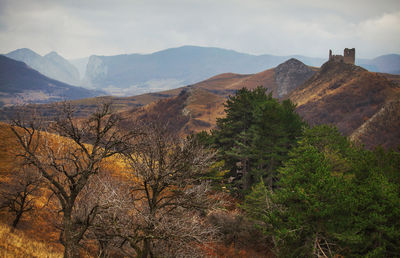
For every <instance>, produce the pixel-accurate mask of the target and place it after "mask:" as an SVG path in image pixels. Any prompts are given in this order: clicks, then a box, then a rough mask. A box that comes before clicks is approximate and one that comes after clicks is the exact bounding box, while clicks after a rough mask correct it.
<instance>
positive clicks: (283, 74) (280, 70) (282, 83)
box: [275, 58, 315, 98]
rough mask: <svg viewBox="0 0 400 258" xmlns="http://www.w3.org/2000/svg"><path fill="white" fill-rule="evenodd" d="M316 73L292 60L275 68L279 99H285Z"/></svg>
mask: <svg viewBox="0 0 400 258" xmlns="http://www.w3.org/2000/svg"><path fill="white" fill-rule="evenodd" d="M314 73H315V72H314V71H313V70H312V69H311V68H310V67H308V66H306V65H305V64H303V63H302V62H300V61H299V60H297V59H295V58H292V59H289V60H288V61H286V62H284V63H282V64H280V65H278V66H277V67H276V68H275V82H276V84H277V85H278V89H277V91H278V97H280V98H281V97H283V96H285V95H286V94H288V93H290V92H291V91H292V90H294V89H296V88H297V87H298V86H300V85H301V84H303V83H304V82H305V81H306V80H308V79H309V78H311V76H313V75H314Z"/></svg>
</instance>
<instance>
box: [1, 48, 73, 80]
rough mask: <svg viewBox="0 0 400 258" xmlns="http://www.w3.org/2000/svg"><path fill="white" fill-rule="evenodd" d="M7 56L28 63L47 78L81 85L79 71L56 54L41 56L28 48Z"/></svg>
mask: <svg viewBox="0 0 400 258" xmlns="http://www.w3.org/2000/svg"><path fill="white" fill-rule="evenodd" d="M6 56H7V57H9V58H12V59H14V60H17V61H22V62H24V63H26V64H27V65H29V66H30V67H32V68H33V69H35V70H37V71H39V72H40V73H42V74H44V75H46V76H47V77H50V78H53V79H56V80H59V81H62V82H65V83H68V84H72V85H79V84H80V77H79V72H78V69H77V68H76V67H75V66H73V65H72V64H70V63H69V62H68V61H67V60H66V59H64V58H63V57H62V56H60V55H59V54H57V53H56V52H50V53H48V54H47V55H45V56H41V55H39V54H37V53H35V52H34V51H32V50H30V49H28V48H21V49H17V50H15V51H12V52H10V53H8V54H6Z"/></svg>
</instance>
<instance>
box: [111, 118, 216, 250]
mask: <svg viewBox="0 0 400 258" xmlns="http://www.w3.org/2000/svg"><path fill="white" fill-rule="evenodd" d="M142 128H143V129H142V132H143V133H142V134H141V135H140V136H139V137H137V138H135V139H134V140H133V141H131V150H133V151H131V152H128V153H125V157H126V160H127V163H128V164H129V167H130V173H131V175H132V180H131V193H132V194H131V198H132V206H131V207H132V208H133V210H131V211H129V213H127V214H128V217H127V218H119V222H120V223H119V225H120V226H121V225H123V226H122V227H119V228H116V229H115V231H116V232H117V233H118V234H119V236H121V237H122V238H124V239H126V241H127V242H128V243H129V245H130V246H131V247H132V248H133V249H134V250H135V252H136V256H137V257H155V256H163V257H167V256H170V257H177V256H185V255H188V254H189V252H190V256H194V255H195V254H196V252H195V251H194V250H196V249H197V251H199V249H200V247H201V246H202V245H204V244H206V243H207V242H208V241H211V239H213V237H215V235H216V228H215V227H212V226H211V225H210V224H207V223H205V220H204V217H205V215H206V214H207V211H208V210H210V209H212V208H213V207H214V205H215V204H216V201H215V200H213V199H212V198H211V197H210V187H209V184H208V183H207V182H205V180H202V178H201V176H202V175H204V173H205V171H206V169H207V168H208V166H209V165H210V162H211V160H212V157H213V156H214V153H212V152H210V151H207V150H205V149H204V148H202V146H200V145H199V144H198V143H197V142H196V141H195V140H194V139H189V138H188V139H182V138H179V137H178V136H176V135H174V134H172V133H170V131H169V130H168V129H169V128H168V125H160V124H156V123H153V124H148V125H145V126H143V127H142Z"/></svg>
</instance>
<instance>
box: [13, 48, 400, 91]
mask: <svg viewBox="0 0 400 258" xmlns="http://www.w3.org/2000/svg"><path fill="white" fill-rule="evenodd" d="M6 55H7V56H8V57H10V58H13V59H16V60H18V61H23V62H25V63H26V64H28V65H29V66H30V67H32V68H33V69H36V70H38V71H39V72H40V73H42V74H44V75H46V76H48V77H50V78H53V79H56V80H59V81H62V82H65V83H68V84H72V85H81V86H83V87H86V88H90V89H99V90H102V91H105V92H107V93H108V94H109V95H114V96H133V95H139V94H143V93H147V92H158V91H163V90H168V89H173V88H178V87H181V86H185V85H190V84H194V83H197V82H200V81H202V80H205V79H207V78H210V77H212V76H215V75H218V74H221V73H227V72H230V73H239V74H254V73H258V72H260V71H264V70H266V69H270V68H273V67H276V66H277V65H279V64H281V63H283V62H285V61H286V60H289V59H291V58H295V59H297V60H299V61H301V62H303V63H305V64H307V65H309V66H314V67H320V66H321V65H322V63H323V62H324V61H325V60H326V59H325V58H314V57H306V56H299V55H293V56H274V55H250V54H244V53H239V52H236V51H233V50H227V49H221V48H212V47H197V46H183V47H178V48H170V49H166V50H162V51H159V52H155V53H152V54H126V55H115V56H98V55H92V56H90V57H85V58H80V59H73V60H69V61H67V60H66V59H64V58H63V57H61V56H60V55H59V54H57V53H55V52H51V53H49V54H47V55H45V56H40V55H39V54H37V53H35V52H33V51H32V50H30V49H18V50H15V51H13V52H10V53H8V54H6ZM356 63H357V64H358V65H360V66H362V67H364V68H366V69H368V70H369V71H375V72H384V73H394V74H396V73H400V55H396V54H391V55H384V56H380V57H377V58H375V59H356Z"/></svg>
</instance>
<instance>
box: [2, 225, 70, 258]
mask: <svg viewBox="0 0 400 258" xmlns="http://www.w3.org/2000/svg"><path fill="white" fill-rule="evenodd" d="M60 249H61V248H58V249H57V248H55V247H54V246H50V245H49V244H48V243H45V242H42V241H37V240H34V239H31V238H29V237H27V236H26V234H24V233H23V232H20V231H14V232H12V231H11V229H10V228H9V227H8V226H6V225H4V224H2V223H0V257H4V258H8V257H10V258H11V257H49V258H50V257H51V258H53V257H63V252H62V251H61V250H60Z"/></svg>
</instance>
